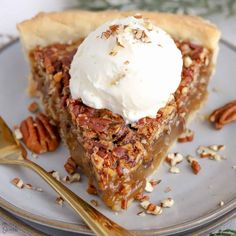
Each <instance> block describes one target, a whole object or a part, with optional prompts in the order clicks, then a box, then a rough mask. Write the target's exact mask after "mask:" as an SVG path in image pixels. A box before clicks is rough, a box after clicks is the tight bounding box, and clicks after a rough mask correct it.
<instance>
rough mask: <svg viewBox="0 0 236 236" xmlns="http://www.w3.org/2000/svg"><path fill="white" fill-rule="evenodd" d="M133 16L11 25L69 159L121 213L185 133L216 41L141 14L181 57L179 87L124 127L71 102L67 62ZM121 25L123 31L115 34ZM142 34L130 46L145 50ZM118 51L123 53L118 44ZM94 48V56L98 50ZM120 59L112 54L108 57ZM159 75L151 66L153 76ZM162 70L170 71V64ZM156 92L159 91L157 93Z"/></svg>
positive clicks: (187, 21)
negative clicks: (90, 40)
mask: <svg viewBox="0 0 236 236" xmlns="http://www.w3.org/2000/svg"><path fill="white" fill-rule="evenodd" d="M135 14H136V13H135V12H117V11H114V12H113V11H105V12H87V11H71V12H63V13H46V14H44V13H40V14H39V15H37V16H36V17H34V18H33V19H31V20H27V21H24V22H23V23H21V24H19V25H18V29H19V32H20V38H21V42H22V44H23V47H24V50H25V53H26V56H27V57H28V60H29V64H30V67H31V76H30V81H29V92H30V94H31V95H36V94H37V95H40V96H41V97H42V101H43V104H44V108H45V112H46V113H47V114H48V115H49V117H50V118H51V119H52V120H53V121H54V123H55V124H56V125H57V127H58V129H59V131H60V135H61V138H62V139H63V140H64V142H65V143H66V144H67V146H68V148H69V150H70V153H71V156H72V158H73V159H74V160H75V161H76V162H77V163H78V165H79V166H80V167H81V169H82V170H83V172H84V173H85V174H86V175H87V176H88V178H89V180H90V182H91V183H92V184H93V185H94V186H95V187H96V189H97V192H98V194H99V195H100V196H101V198H102V199H103V201H104V202H105V203H106V205H107V206H109V207H111V208H112V209H114V210H119V209H126V208H127V206H128V204H129V203H130V202H131V201H132V199H134V197H135V195H136V194H138V193H140V192H141V191H143V189H144V187H145V183H146V178H147V177H148V176H150V175H151V174H152V173H153V172H154V171H155V170H156V169H157V167H158V166H159V164H160V162H161V160H162V159H163V157H164V156H165V154H166V152H167V150H168V148H169V147H170V145H171V144H172V143H173V142H174V141H175V140H176V138H177V137H178V136H179V135H180V134H181V133H182V132H183V131H184V129H185V124H186V121H187V120H188V118H189V116H190V115H191V114H192V112H193V111H194V110H196V109H198V108H199V107H200V105H201V104H202V102H203V101H204V100H205V98H206V96H207V85H208V81H209V78H210V76H211V74H212V72H213V69H214V66H215V62H216V56H217V51H218V41H219V36H220V33H219V31H218V29H217V28H216V27H215V26H214V25H212V24H210V23H209V22H206V21H204V20H202V19H200V18H198V17H193V16H182V15H174V14H165V13H156V12H152V13H151V12H141V13H140V14H141V15H142V17H143V18H144V19H145V18H148V19H149V20H150V22H151V23H153V24H155V25H157V26H158V27H160V28H162V29H163V30H164V31H166V32H167V33H168V34H169V35H171V37H172V38H173V39H174V43H175V45H176V47H177V48H178V49H179V50H180V51H181V54H182V58H183V63H182V64H183V66H181V68H182V75H180V83H179V84H178V87H177V88H176V90H175V92H174V93H173V96H172V97H171V98H170V99H169V100H168V102H167V103H166V104H165V105H164V106H162V107H160V108H159V109H157V110H156V116H155V117H149V116H145V117H142V118H139V119H138V120H136V121H134V122H130V123H129V122H127V121H126V120H125V119H124V118H123V117H122V116H121V115H119V114H117V113H115V112H112V109H105V108H107V107H104V109H103V107H100V108H97V107H96V106H94V107H93V106H88V104H87V103H86V102H85V103H84V102H83V101H84V100H83V99H80V98H78V99H76V98H74V97H73V96H72V95H71V90H70V87H69V85H70V79H71V74H70V68H71V63H72V60H73V56H74V55H75V54H76V51H77V48H78V46H80V44H81V43H82V42H83V40H84V39H85V38H86V37H87V36H88V34H89V33H90V32H92V31H94V30H95V29H96V28H97V27H99V26H100V25H102V24H104V23H105V22H107V21H109V20H112V19H119V18H124V17H127V16H134V15H135ZM140 17H141V16H140V15H139V16H138V17H137V18H140ZM128 26H129V24H127V25H124V27H123V29H122V30H127V29H126V28H128ZM149 26H150V25H148V26H147V30H150V29H149ZM114 28H115V29H114ZM118 28H119V27H117V25H113V26H112V27H109V28H108V31H104V33H103V34H102V36H101V37H105V38H109V37H110V35H111V34H113V33H114V31H116V30H117V29H118ZM145 32H146V31H141V32H140V31H138V30H136V31H135V32H134V34H135V40H141V41H142V42H144V43H147V44H148V43H149V39H148V38H147V37H146V36H147V35H146V34H145ZM157 46H159V47H162V45H157ZM117 47H120V48H121V50H122V48H123V47H124V48H125V46H124V45H123V42H122V41H119V38H118V40H117ZM145 47H146V46H145ZM88 50H89V49H88ZM97 50H101V49H100V48H99V46H98V47H97ZM119 53H120V52H118V53H117V51H114V50H113V51H111V52H110V55H111V56H115V55H116V54H117V55H116V56H119ZM91 60H92V58H91ZM89 63H90V62H89ZM128 63H129V61H124V64H128ZM130 63H131V62H130ZM152 63H154V64H155V61H154V62H153V61H152ZM82 69H83V68H81V67H80V68H78V70H81V71H82ZM158 70H159V69H158V65H157V67H156V71H157V73H158ZM165 70H166V72H167V70H172V68H171V63H170V68H166V69H165ZM154 76H155V75H154ZM120 79H122V78H119V80H120ZM118 82H119V81H118ZM115 83H117V81H115ZM112 85H113V84H112ZM112 85H111V86H112ZM81 86H82V85H81ZM134 87H135V86H134ZM130 89H132V87H130ZM156 91H157V93H159V91H158V88H156ZM86 104H87V105H86Z"/></svg>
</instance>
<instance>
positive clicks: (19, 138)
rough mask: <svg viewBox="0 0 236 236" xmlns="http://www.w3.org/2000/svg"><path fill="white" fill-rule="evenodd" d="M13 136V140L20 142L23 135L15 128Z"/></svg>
mask: <svg viewBox="0 0 236 236" xmlns="http://www.w3.org/2000/svg"><path fill="white" fill-rule="evenodd" d="M14 136H15V138H16V139H18V140H21V139H22V138H23V135H22V133H21V131H20V129H19V128H16V129H15V130H14Z"/></svg>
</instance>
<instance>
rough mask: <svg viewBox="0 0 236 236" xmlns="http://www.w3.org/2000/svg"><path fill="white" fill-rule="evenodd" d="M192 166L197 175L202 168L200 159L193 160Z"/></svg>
mask: <svg viewBox="0 0 236 236" xmlns="http://www.w3.org/2000/svg"><path fill="white" fill-rule="evenodd" d="M191 168H192V170H193V173H194V174H195V175H197V174H198V172H199V171H200V170H201V166H200V164H199V163H198V161H195V160H193V161H192V162H191Z"/></svg>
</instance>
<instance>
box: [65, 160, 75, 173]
mask: <svg viewBox="0 0 236 236" xmlns="http://www.w3.org/2000/svg"><path fill="white" fill-rule="evenodd" d="M77 167H78V165H77V164H76V163H75V161H74V160H73V159H72V158H71V157H69V158H68V159H67V161H66V163H65V165H64V168H65V170H66V172H67V173H68V174H70V175H72V174H74V173H75V171H76V169H77Z"/></svg>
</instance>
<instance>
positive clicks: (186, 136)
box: [178, 129, 194, 143]
mask: <svg viewBox="0 0 236 236" xmlns="http://www.w3.org/2000/svg"><path fill="white" fill-rule="evenodd" d="M193 138H194V133H193V131H192V130H190V129H186V130H185V131H184V132H183V133H182V134H181V135H180V136H179V137H178V142H179V143H186V142H191V141H193Z"/></svg>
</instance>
